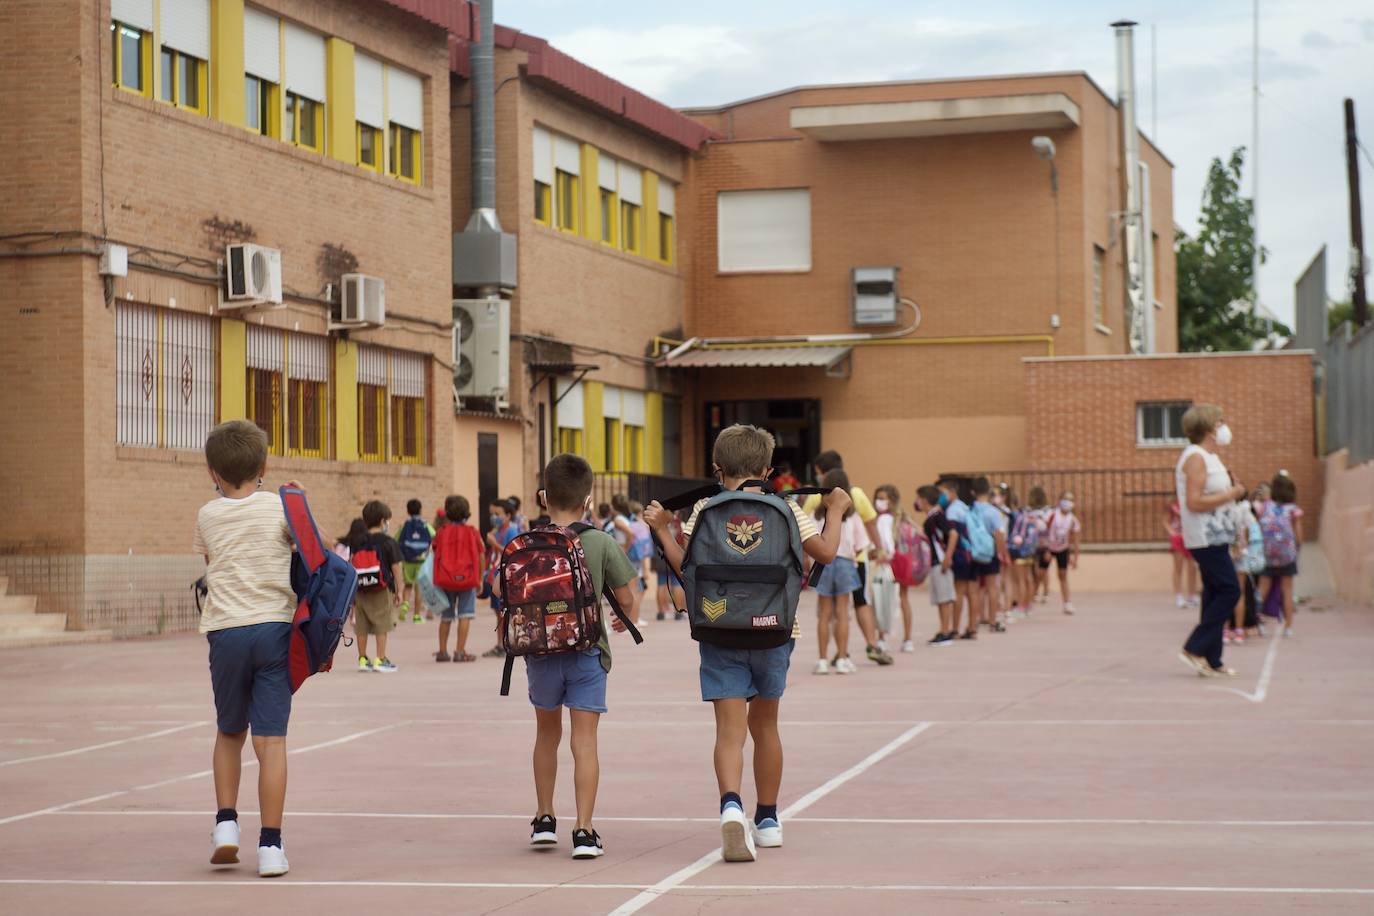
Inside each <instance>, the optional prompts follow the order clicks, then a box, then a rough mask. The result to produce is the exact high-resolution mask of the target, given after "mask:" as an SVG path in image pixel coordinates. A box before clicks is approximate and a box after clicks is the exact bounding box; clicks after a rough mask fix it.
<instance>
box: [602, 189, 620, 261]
mask: <svg viewBox="0 0 1374 916" xmlns="http://www.w3.org/2000/svg"><path fill="white" fill-rule="evenodd" d="M619 228H620V196H619V195H618V194H616V193H615V192H614V191H611V190H608V189H607V188H601V243H602V244H603V245H610V246H611V247H612V248H615V247H617V246H618V245H619V244H620V235H619V231H618V230H619Z"/></svg>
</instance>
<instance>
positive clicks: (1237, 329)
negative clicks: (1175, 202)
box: [1174, 146, 1293, 352]
mask: <svg viewBox="0 0 1374 916" xmlns="http://www.w3.org/2000/svg"><path fill="white" fill-rule="evenodd" d="M1244 163H1245V147H1243V146H1242V147H1237V148H1236V149H1234V150H1232V151H1231V157H1230V159H1228V160H1227V161H1226V162H1224V163H1223V162H1222V161H1221V159H1219V158H1218V159H1213V160H1212V165H1211V167H1210V168H1208V170H1207V183H1206V185H1205V186H1204V187H1203V189H1202V213H1201V215H1200V216H1199V218H1198V231H1197V235H1196V236H1190V235H1188V234H1187V233H1186V232H1182V231H1180V232H1179V233H1178V234H1177V236H1176V237H1175V239H1174V251H1175V255H1176V257H1177V259H1178V343H1179V349H1181V350H1184V351H1188V352H1201V351H1212V350H1250V349H1252V348H1253V345H1254V344H1255V343H1256V342H1258V341H1262V340H1265V339H1267V338H1268V337H1269V336H1270V335H1271V334H1278V335H1280V336H1284V337H1291V336H1292V333H1293V332H1292V331H1291V330H1290V329H1289V328H1287V327H1285V326H1284V325H1283V324H1281V323H1277V322H1274V323H1271V322H1269V321H1268V320H1266V319H1264V318H1260V317H1259V316H1257V315H1256V314H1255V312H1254V303H1255V270H1254V260H1255V233H1254V230H1253V228H1252V227H1251V225H1250V219H1251V215H1252V213H1253V212H1254V203H1253V202H1252V201H1251V200H1250V198H1248V197H1242V196H1241V194H1240V179H1241V167H1242V166H1243V165H1244ZM1264 256H1265V251H1264V249H1263V248H1261V249H1260V259H1261V260H1263V259H1264Z"/></svg>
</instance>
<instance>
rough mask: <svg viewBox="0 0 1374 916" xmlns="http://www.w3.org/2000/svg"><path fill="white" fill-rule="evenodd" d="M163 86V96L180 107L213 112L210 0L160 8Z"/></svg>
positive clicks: (166, 100)
mask: <svg viewBox="0 0 1374 916" xmlns="http://www.w3.org/2000/svg"><path fill="white" fill-rule="evenodd" d="M160 15H161V17H162V22H161V28H160V29H159V31H158V41H159V42H160V43H161V45H162V49H161V55H160V58H161V65H162V66H161V75H162V86H161V88H160V91H159V98H161V99H162V101H164V102H169V103H171V104H173V105H175V106H177V107H178V108H182V109H185V110H187V111H194V112H197V113H199V114H208V113H209V109H210V106H209V99H208V96H209V92H208V91H207V90H208V84H207V82H206V74H207V69H208V68H207V64H206V61H208V60H209V59H210V0H181V2H179V3H164V4H162V6H161V9H160Z"/></svg>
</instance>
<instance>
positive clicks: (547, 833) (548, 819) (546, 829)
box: [530, 814, 558, 846]
mask: <svg viewBox="0 0 1374 916" xmlns="http://www.w3.org/2000/svg"><path fill="white" fill-rule="evenodd" d="M530 826H531V827H533V828H534V829H533V830H531V831H530V845H531V846H553V845H554V844H556V843H557V842H558V821H557V820H555V819H554V816H553V815H552V814H541V815H540V816H539V817H536V818H535V819H534V820H532V821H530Z"/></svg>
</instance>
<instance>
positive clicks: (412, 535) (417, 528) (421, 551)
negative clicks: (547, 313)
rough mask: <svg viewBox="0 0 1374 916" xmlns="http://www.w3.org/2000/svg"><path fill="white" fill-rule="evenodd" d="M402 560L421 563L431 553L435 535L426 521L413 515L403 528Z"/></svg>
mask: <svg viewBox="0 0 1374 916" xmlns="http://www.w3.org/2000/svg"><path fill="white" fill-rule="evenodd" d="M399 540H400V542H401V559H403V560H405V561H406V562H407V563H419V562H420V561H421V560H423V559H424V558H425V554H427V553H429V547H430V544H432V543H433V542H434V535H432V534H430V533H429V525H427V524H425V520H424V519H422V518H419V517H417V516H414V515H412V516H411V517H410V518H409V519H407V520H406V523H405V526H404V527H402V528H401V537H400V539H399Z"/></svg>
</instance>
